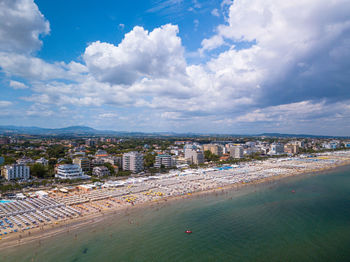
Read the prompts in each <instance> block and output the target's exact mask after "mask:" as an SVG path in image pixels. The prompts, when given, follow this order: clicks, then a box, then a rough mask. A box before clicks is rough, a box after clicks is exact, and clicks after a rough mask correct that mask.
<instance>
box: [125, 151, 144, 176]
mask: <svg viewBox="0 0 350 262" xmlns="http://www.w3.org/2000/svg"><path fill="white" fill-rule="evenodd" d="M123 170H126V171H131V172H133V173H138V172H141V171H142V170H143V155H142V154H141V153H139V152H135V151H134V152H129V153H125V154H123Z"/></svg>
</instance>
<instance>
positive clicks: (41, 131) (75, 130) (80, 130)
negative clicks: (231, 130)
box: [0, 125, 349, 138]
mask: <svg viewBox="0 0 350 262" xmlns="http://www.w3.org/2000/svg"><path fill="white" fill-rule="evenodd" d="M0 134H3V135H4V134H7V135H10V134H28V135H51V136H55V135H119V136H123V135H130V136H132V135H164V136H169V135H175V136H181V135H182V136H201V135H205V136H210V135H213V136H225V135H230V136H248V137H256V136H258V137H262V136H266V137H280V138H283V137H284V138H292V137H295V138H304V137H305V138H306V137H310V138H348V137H349V136H327V135H311V134H284V133H275V132H271V133H269V132H266V133H260V134H219V133H217V134H215V133H209V134H208V133H193V132H187V133H178V132H171V131H169V132H137V131H116V130H100V129H95V128H92V127H89V126H80V125H77V126H67V127H61V128H44V127H37V126H15V125H5V126H0Z"/></svg>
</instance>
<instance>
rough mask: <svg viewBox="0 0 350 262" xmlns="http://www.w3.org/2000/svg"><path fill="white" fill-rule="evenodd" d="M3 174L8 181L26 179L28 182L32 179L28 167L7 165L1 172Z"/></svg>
mask: <svg viewBox="0 0 350 262" xmlns="http://www.w3.org/2000/svg"><path fill="white" fill-rule="evenodd" d="M1 174H2V176H3V177H5V179H7V180H14V179H24V180H27V179H29V178H30V169H29V167H28V166H26V165H21V164H20V165H18V164H14V165H7V166H4V167H3V168H2V170H1Z"/></svg>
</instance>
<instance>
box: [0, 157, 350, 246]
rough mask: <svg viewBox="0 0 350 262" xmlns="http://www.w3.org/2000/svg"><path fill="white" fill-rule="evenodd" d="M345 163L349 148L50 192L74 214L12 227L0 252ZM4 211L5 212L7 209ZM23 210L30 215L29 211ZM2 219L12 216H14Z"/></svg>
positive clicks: (320, 171)
mask: <svg viewBox="0 0 350 262" xmlns="http://www.w3.org/2000/svg"><path fill="white" fill-rule="evenodd" d="M344 165H350V152H347V151H344V152H337V153H332V154H329V153H328V154H323V155H319V156H317V157H312V158H288V159H285V160H282V161H281V160H273V159H270V160H267V161H263V162H254V163H253V162H252V163H245V164H244V165H241V166H235V167H227V168H223V169H220V168H218V169H202V170H186V171H182V172H177V173H175V172H174V173H173V174H168V175H163V176H162V177H160V178H151V179H141V180H140V181H138V180H136V179H134V180H133V182H134V183H133V184H126V185H125V186H123V187H118V188H101V189H95V190H93V191H90V192H79V191H77V192H70V193H68V194H65V195H64V194H59V193H56V194H54V195H50V196H49V199H50V200H52V201H54V203H59V204H60V206H59V207H58V209H57V210H61V211H62V212H64V210H66V211H67V212H68V211H69V210H70V209H64V208H65V207H69V208H71V211H72V210H76V212H77V213H76V214H75V215H74V216H73V215H72V216H70V217H69V216H66V217H64V216H62V217H63V218H62V219H53V218H52V219H50V222H44V223H40V221H36V223H35V226H33V227H32V228H29V229H26V230H23V228H22V229H21V228H20V227H16V228H18V230H17V232H12V233H10V234H7V235H6V236H4V235H3V236H2V239H1V240H0V250H1V249H6V248H11V247H15V246H18V245H25V244H27V243H30V242H34V241H37V242H38V243H39V244H40V241H42V240H44V239H45V238H49V237H53V236H55V235H57V234H63V233H65V232H70V231H74V230H76V229H78V228H83V227H92V226H93V225H94V224H97V223H101V221H103V220H104V219H106V218H108V217H113V216H115V215H116V214H120V215H126V214H127V213H128V211H129V210H131V209H136V208H138V209H139V208H149V207H151V206H156V205H162V204H164V203H167V204H169V203H170V201H175V200H184V199H187V198H191V197H193V196H198V195H201V194H213V193H215V194H216V193H220V192H224V191H226V190H232V189H235V190H238V189H240V188H242V187H246V186H251V185H257V184H262V183H271V182H274V181H277V180H281V179H283V178H287V177H291V176H301V175H306V174H310V173H322V172H325V171H327V170H331V169H334V168H337V167H340V166H344ZM42 203H44V202H42ZM3 210H5V211H6V210H10V208H8V209H3ZM41 210H43V209H41ZM49 210H51V213H50V212H49V213H47V214H52V212H57V210H56V211H54V210H55V208H53V209H49ZM39 212H40V211H39ZM42 212H45V211H42ZM28 214H29V215H30V214H31V213H30V212H29V211H28ZM67 214H68V213H67ZM72 214H73V212H72ZM78 214H79V215H78ZM6 217H7V218H8V219H10V220H11V218H12V217H16V215H12V216H11V215H7V216H6ZM36 217H38V215H35V216H33V218H36ZM1 219H4V218H1ZM1 219H0V220H1ZM16 221H18V219H17V220H16ZM130 223H132V221H131V222H130Z"/></svg>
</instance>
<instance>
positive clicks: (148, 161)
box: [143, 152, 156, 167]
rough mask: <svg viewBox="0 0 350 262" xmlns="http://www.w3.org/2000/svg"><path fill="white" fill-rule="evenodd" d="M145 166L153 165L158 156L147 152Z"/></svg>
mask: <svg viewBox="0 0 350 262" xmlns="http://www.w3.org/2000/svg"><path fill="white" fill-rule="evenodd" d="M143 159H144V162H145V167H152V166H153V165H154V162H155V161H156V157H155V155H154V154H152V153H151V152H149V153H147V154H145V156H144V158H143Z"/></svg>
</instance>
